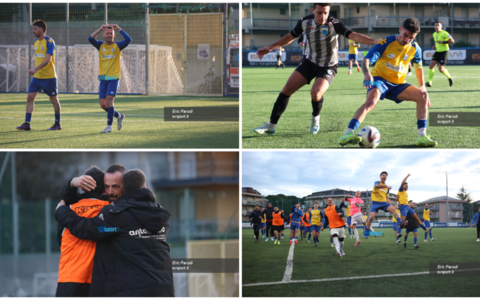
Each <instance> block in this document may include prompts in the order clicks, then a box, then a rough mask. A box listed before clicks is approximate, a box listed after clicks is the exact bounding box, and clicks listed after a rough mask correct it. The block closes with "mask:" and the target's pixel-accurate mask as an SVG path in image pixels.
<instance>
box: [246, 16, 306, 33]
mask: <svg viewBox="0 0 480 300" xmlns="http://www.w3.org/2000/svg"><path fill="white" fill-rule="evenodd" d="M297 22H298V19H297V20H294V19H292V20H291V21H289V20H285V19H256V18H254V19H253V29H254V30H288V31H290V30H291V29H292V28H293V27H295V25H296V24H297ZM242 27H243V29H245V30H248V29H252V26H251V24H250V19H249V18H243V19H242Z"/></svg>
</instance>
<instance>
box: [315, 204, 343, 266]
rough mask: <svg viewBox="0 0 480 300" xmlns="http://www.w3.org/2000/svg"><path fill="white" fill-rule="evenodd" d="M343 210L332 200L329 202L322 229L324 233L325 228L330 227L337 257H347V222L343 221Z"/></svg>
mask: <svg viewBox="0 0 480 300" xmlns="http://www.w3.org/2000/svg"><path fill="white" fill-rule="evenodd" d="M343 215H344V213H343V210H342V209H341V208H340V207H338V206H336V205H335V204H334V203H333V199H332V198H328V200H327V208H326V209H325V223H324V224H323V226H322V228H321V229H320V230H321V231H323V229H325V227H327V226H328V225H330V234H331V236H332V238H333V243H334V244H335V249H336V250H337V256H338V257H342V256H345V252H344V251H343V240H344V239H345V226H346V224H345V221H344V220H343Z"/></svg>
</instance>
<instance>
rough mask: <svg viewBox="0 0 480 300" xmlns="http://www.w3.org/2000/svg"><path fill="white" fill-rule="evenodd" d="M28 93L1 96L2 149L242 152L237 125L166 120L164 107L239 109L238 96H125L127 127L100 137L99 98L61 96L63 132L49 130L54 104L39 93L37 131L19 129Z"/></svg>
mask: <svg viewBox="0 0 480 300" xmlns="http://www.w3.org/2000/svg"><path fill="white" fill-rule="evenodd" d="M26 98H27V94H0V136H1V139H0V148H237V149H238V147H239V142H238V128H239V126H238V122H164V121H163V109H164V107H175V106H176V107H202V106H234V107H238V98H226V97H225V98H223V97H187V96H185V97H158V96H125V95H119V96H118V97H117V98H116V99H115V108H116V110H117V111H119V112H120V113H123V114H125V115H126V118H125V120H124V123H123V128H122V130H120V131H117V129H116V128H117V124H116V120H114V121H113V126H112V127H113V132H112V133H110V134H101V133H100V131H102V130H103V129H104V128H105V126H106V125H107V113H106V112H105V111H103V110H102V109H101V108H100V105H99V101H98V95H76V94H60V95H59V99H60V104H61V107H62V108H61V112H62V120H61V123H62V127H63V128H62V130H58V131H46V129H48V128H49V127H51V126H52V125H53V123H54V112H53V106H52V104H51V103H50V100H49V99H48V97H47V96H46V95H44V94H39V95H38V96H37V99H36V100H35V109H34V111H33V115H32V122H31V126H32V130H31V131H22V132H20V131H17V130H16V129H15V127H16V126H19V125H21V124H22V123H24V120H25V105H26Z"/></svg>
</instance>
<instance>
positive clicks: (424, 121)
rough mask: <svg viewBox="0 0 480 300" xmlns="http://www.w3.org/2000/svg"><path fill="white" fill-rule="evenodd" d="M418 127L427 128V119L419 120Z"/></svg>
mask: <svg viewBox="0 0 480 300" xmlns="http://www.w3.org/2000/svg"><path fill="white" fill-rule="evenodd" d="M417 128H418V129H420V128H427V120H417Z"/></svg>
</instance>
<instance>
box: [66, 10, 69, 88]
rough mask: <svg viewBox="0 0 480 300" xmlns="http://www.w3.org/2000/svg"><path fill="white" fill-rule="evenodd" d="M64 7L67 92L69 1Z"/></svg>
mask: <svg viewBox="0 0 480 300" xmlns="http://www.w3.org/2000/svg"><path fill="white" fill-rule="evenodd" d="M65 5H66V9H65V62H66V66H67V68H66V70H67V74H66V76H65V78H66V80H67V84H66V87H67V90H66V92H67V93H68V92H69V88H68V73H70V72H69V71H68V26H69V24H68V22H69V19H70V3H66V4H65Z"/></svg>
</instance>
